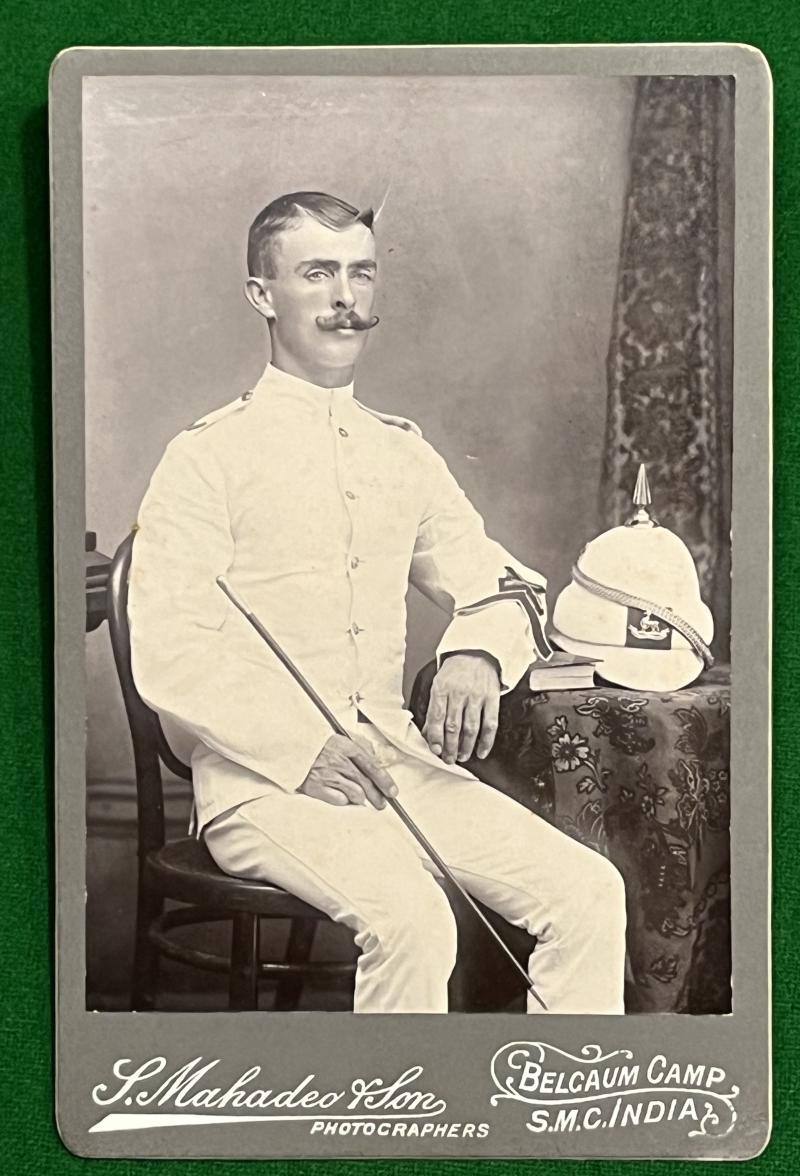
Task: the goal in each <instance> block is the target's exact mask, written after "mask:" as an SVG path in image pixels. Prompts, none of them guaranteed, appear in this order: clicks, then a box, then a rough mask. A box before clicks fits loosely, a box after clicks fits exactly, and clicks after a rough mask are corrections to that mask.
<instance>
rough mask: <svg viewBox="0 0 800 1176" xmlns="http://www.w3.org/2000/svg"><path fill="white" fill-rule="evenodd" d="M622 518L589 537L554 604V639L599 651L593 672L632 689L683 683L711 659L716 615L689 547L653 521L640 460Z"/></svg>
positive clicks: (579, 650)
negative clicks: (629, 509) (629, 508)
mask: <svg viewBox="0 0 800 1176" xmlns="http://www.w3.org/2000/svg"><path fill="white" fill-rule="evenodd" d="M633 502H634V505H635V506H636V507H638V509H637V510H636V511H635V513H634V515H633V517H632V518H631V519H630V520H629V522H627V523H626V524H625V525H624V526H621V527H612V529H611V530H610V531H604V532H603V534H602V535H598V536H597V538H596V539H593V540H592V541H591V542H590V543H587V545H586V547H584V549H583V551H582V552H581V553H580V555H579V556H578V559H577V561H576V563H575V566H574V568H573V569H572V580H571V582H570V583H569V584H568V585H567V586H566V588H564V589H563V591H562V592H561V593H560V594H559V596H558V599H557V600H556V604H555V608H554V610H553V621H552V623H553V640H554V641H555V642H556V644H558V645H560V646H561V648H562V649H565V650H566V651H567V652H568V653H574V654H583V655H586V656H588V657H593V658H597V659H598V662H599V664H598V666H597V673H598V674H600V675H601V676H602V677H603V678H605V679H607V680H608V681H609V682H614V683H616V684H617V685H619V686H627V687H630V688H631V689H633V690H656V691H670V690H679V689H680V688H681V687H683V686H688V685H689V684H690V683H691V682H693V681H694V680H695V678H697V677H698V675H699V674H700V672H701V671H702V669H703V666H704V665H707V666H708V665H711V664H713V658H712V657H711V651H710V649H709V645H710V644H711V640H712V638H713V636H714V618H713V617H712V615H711V612H710V610H709V609H708V608H707V606H706V605H705V604H704V603H703V601H702V599H701V596H700V582H699V579H698V576H697V568H696V567H695V564H694V560H693V559H692V556H691V553H690V551H689V549H688V547H687V546H686V544H685V543H684V542H683V540H681V539H679V538H678V536H677V535H676V534H674V532H672V531H670V530H668V529H667V528H666V527H662V526H659V524H658V523H657V522H656V520H655V519H654V518H653V517H652V516H651V515H650V513H649V512H648V510H647V508H648V507H649V505H650V502H651V496H650V487H649V486H648V484H647V473H646V471H645V467H644V466H643V465H642V466H640V467H639V476H638V478H637V479H636V489H635V491H634V495H633Z"/></svg>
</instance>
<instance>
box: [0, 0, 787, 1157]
mask: <svg viewBox="0 0 800 1176" xmlns="http://www.w3.org/2000/svg"><path fill="white" fill-rule="evenodd" d="M792 11H793V5H792V4H791V3H790V2H789V0H703V2H701V3H692V0H650V2H649V3H647V4H644V3H639V2H638V0H637V2H626V0H616V2H615V3H614V2H612V3H603V2H602V0H594V2H593V3H586V2H585V3H583V4H580V3H577V4H570V3H566V2H564V0H553V2H551V3H549V4H540V3H536V2H531V0H506V2H505V3H504V2H502V0H469V3H459V0H437V2H436V3H422V4H420V3H418V4H414V3H413V0H389V2H384V3H380V2H377V3H373V4H372V5H369V4H366V3H360V4H357V3H353V2H352V0H338V2H337V3H331V2H330V0H328V2H325V0H316V2H312V0H293V2H292V0H269V3H267V2H266V0H228V2H227V3H226V2H225V0H95V2H93V3H88V2H81V0H75V2H73V3H70V2H69V0H61V2H60V3H53V4H48V3H44V2H43V0H30V2H28V3H22V4H15V3H10V2H9V0H6V4H5V5H4V6H3V11H2V14H0V60H1V61H2V70H1V71H0V93H1V94H2V108H1V109H2V129H0V142H1V143H2V146H1V147H0V152H1V154H0V188H1V190H2V220H1V221H0V275H1V276H2V281H1V282H0V287H1V289H2V319H1V320H0V322H2V337H1V338H0V354H2V368H1V369H0V370H2V397H3V399H2V415H1V417H0V420H1V421H2V424H1V425H0V453H1V454H2V463H1V464H0V477H1V478H2V487H3V510H2V512H1V513H0V536H1V538H2V545H0V683H1V685H0V735H1V738H0V789H1V790H2V803H1V804H0V847H1V849H2V852H0V860H1V861H2V869H3V878H2V889H1V890H0V896H2V908H1V909H2V952H1V954H2V988H1V989H0V993H2V997H1V999H2V1009H3V1015H2V1027H1V1028H0V1034H1V1037H0V1040H1V1041H2V1063H3V1080H2V1084H0V1121H2V1120H5V1125H4V1134H5V1135H7V1142H4V1144H3V1146H2V1151H1V1152H0V1170H2V1171H8V1172H14V1173H18V1174H19V1176H28V1174H32V1173H36V1174H37V1176H38V1174H39V1173H45V1172H59V1173H60V1172H77V1171H78V1170H82V1169H84V1168H88V1167H89V1166H90V1165H91V1166H92V1170H93V1171H94V1172H96V1173H103V1172H109V1173H112V1172H113V1173H115V1174H117V1176H123V1174H127V1173H128V1172H133V1171H134V1170H135V1171H137V1172H138V1171H143V1172H144V1171H150V1172H161V1171H164V1172H168V1171H173V1172H176V1171H181V1172H187V1173H188V1172H197V1173H199V1172H203V1173H226V1172H231V1171H233V1170H234V1169H238V1170H242V1163H241V1162H239V1163H236V1162H234V1161H229V1162H217V1161H215V1162H198V1161H193V1162H188V1161H187V1162H180V1161H162V1162H153V1161H151V1162H149V1163H144V1162H135V1161H129V1162H128V1161H88V1160H81V1159H77V1158H76V1157H74V1156H72V1155H70V1154H69V1153H67V1152H66V1151H65V1149H64V1148H63V1146H62V1145H61V1143H60V1141H59V1139H58V1137H57V1134H56V1131H55V1126H54V1119H53V1109H52V1104H53V1090H52V1069H53V1056H52V1043H53V1024H52V1007H53V1001H52V951H51V946H50V944H51V938H52V927H53V905H54V904H53V893H52V874H53V870H52V861H51V856H52V831H51V810H52V799H53V770H52V756H53V723H52V718H51V715H52V709H53V697H52V690H53V680H52V671H51V648H52V631H53V630H52V610H51V603H50V601H51V588H52V575H51V570H50V559H51V556H50V551H51V509H50V500H51V475H50V393H49V379H50V365H49V346H50V340H49V315H50V309H49V289H48V278H49V274H48V267H49V254H48V175H47V166H48V164H47V121H46V102H47V75H48V68H49V65H50V62H51V60H52V58H53V57H54V56H55V54H56V53H57V52H58V51H59V50H60V49H62V48H64V47H65V46H68V45H76V44H78V45H134V44H144V45H258V44H264V45H281V44H386V43H403V42H408V43H415V44H420V43H437V42H440V43H459V42H462V43H463V42H573V43H575V42H584V41H591V42H604V41H605V42H608V41H739V42H747V43H749V44H753V45H756V46H758V47H759V48H760V49H762V50H763V51H764V53H765V54H766V56H767V58H768V60H769V62H770V64H771V66H772V70H773V74H774V78H775V102H776V118H775V148H776V150H775V161H776V176H775V204H776V208H775V311H776V313H775V376H776V381H775V437H776V448H775V456H776V462H775V496H776V512H775V646H776V658H775V690H774V701H775V775H774V782H773V794H774V802H773V812H774V822H775V840H774V847H775V849H774V867H775V869H774V872H775V880H776V884H775V906H774V920H773V925H774V942H775V956H774V1009H775V1034H774V1050H775V1080H776V1082H775V1086H776V1092H775V1128H774V1133H773V1139H772V1142H771V1144H770V1146H769V1148H768V1149H767V1151H766V1152H765V1153H764V1154H763V1155H762V1156H760V1157H759V1158H758V1159H756V1160H753V1161H750V1165H749V1166H750V1167H752V1168H753V1169H757V1170H758V1171H759V1172H767V1171H769V1172H780V1173H785V1174H786V1176H789V1174H790V1173H791V1172H793V1171H794V1167H795V1165H794V1163H793V1160H794V1159H796V1160H798V1161H800V1126H799V1125H798V1120H797V1117H796V1114H797V1110H798V1107H797V1092H798V1086H799V1085H800V1073H798V1069H797V1067H798V1056H799V1055H798V1048H797V1033H798V1028H799V1027H800V1016H798V1008H797V995H798V976H800V929H797V928H794V927H793V926H792V924H793V922H794V921H795V919H796V918H797V894H798V885H799V881H798V880H799V879H800V874H799V873H798V870H797V869H796V863H797V859H798V852H797V845H798V840H800V820H799V819H798V803H797V795H796V793H795V791H794V789H795V779H794V771H793V769H794V761H795V759H796V756H797V751H798V747H799V746H800V739H799V738H798V729H797V723H796V720H795V710H796V700H797V689H796V686H795V678H796V675H797V672H798V669H800V657H799V656H798V654H797V652H796V639H797V636H798V633H800V621H799V620H798V609H800V593H798V590H797V581H798V575H799V574H800V558H799V557H798V547H800V523H799V522H798V518H799V517H800V515H798V513H796V512H795V510H794V504H795V502H796V499H797V496H798V492H800V463H799V462H798V451H799V450H800V424H798V421H797V419H796V418H797V413H798V410H797V407H796V405H797V396H796V384H797V381H798V375H799V373H798V367H799V366H800V338H799V337H800V277H798V271H799V270H800V249H798V239H799V238H800V213H798V204H799V203H800V138H799V137H798V134H797V127H796V124H797V121H798V118H800V67H799V66H798V61H800V19H798V17H797V14H796V10H795V15H794V16H793V15H792ZM793 867H794V868H793ZM535 1163H536V1165H537V1173H539V1174H544V1173H548V1172H551V1171H552V1172H559V1173H562V1172H566V1171H568V1170H571V1169H574V1170H576V1171H580V1172H581V1173H584V1174H586V1176H589V1174H591V1173H594V1172H601V1171H602V1172H603V1173H609V1174H610V1173H614V1172H617V1171H619V1172H621V1173H622V1172H624V1173H626V1174H627V1173H635V1172H639V1171H656V1170H657V1171H659V1172H662V1173H667V1172H671V1171H673V1170H676V1169H677V1168H678V1167H680V1166H681V1165H679V1164H677V1163H671V1164H655V1163H638V1162H636V1163H622V1162H618V1163H615V1162H613V1161H600V1162H594V1161H593V1162H587V1163H583V1164H578V1163H575V1162H558V1161H544V1160H539V1161H535ZM476 1166H479V1167H481V1168H484V1169H491V1170H492V1172H494V1173H497V1174H498V1176H500V1174H501V1173H503V1174H505V1173H510V1172H511V1171H512V1170H514V1171H519V1170H520V1169H521V1168H523V1167H530V1166H531V1162H530V1161H526V1162H522V1161H520V1162H509V1161H481V1162H478V1161H463V1162H461V1161H452V1162H449V1163H448V1164H447V1165H446V1170H447V1171H448V1172H453V1173H455V1172H460V1171H461V1170H463V1171H464V1172H467V1171H474V1170H475V1168H476ZM438 1167H440V1165H438V1164H436V1163H433V1162H425V1161H410V1160H409V1161H404V1162H403V1163H394V1162H391V1161H385V1162H381V1163H369V1162H365V1163H361V1164H356V1163H350V1164H348V1163H346V1162H343V1161H342V1162H336V1163H333V1162H332V1161H327V1162H325V1163H313V1164H312V1163H302V1164H298V1162H296V1161H295V1162H293V1163H280V1164H279V1163H274V1164H263V1165H259V1170H268V1171H269V1172H270V1173H274V1174H276V1176H277V1173H278V1172H279V1171H283V1170H285V1169H289V1168H293V1169H294V1171H298V1170H300V1168H302V1170H303V1171H304V1172H305V1171H312V1170H313V1171H314V1172H318V1173H319V1174H320V1176H322V1174H323V1173H324V1176H331V1173H333V1174H334V1176H346V1174H349V1173H350V1172H353V1173H355V1172H357V1171H365V1170H370V1171H371V1170H373V1169H375V1170H378V1169H379V1170H381V1171H382V1172H384V1173H388V1172H390V1171H393V1170H396V1169H400V1170H401V1171H402V1172H403V1173H407V1174H411V1173H416V1172H424V1173H426V1174H428V1173H430V1174H431V1176H432V1174H433V1173H434V1172H435V1171H436V1170H437V1168H438Z"/></svg>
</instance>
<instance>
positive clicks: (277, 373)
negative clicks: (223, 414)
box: [253, 363, 353, 411]
mask: <svg viewBox="0 0 800 1176" xmlns="http://www.w3.org/2000/svg"><path fill="white" fill-rule="evenodd" d="M253 396H254V398H255V401H256V402H259V403H265V404H266V403H269V402H270V401H275V400H282V401H284V402H292V403H295V404H297V405H306V406H308V407H309V408H320V409H323V408H324V409H325V411H327V410H328V408H329V406H330V405H331V403H337V402H341V401H344V400H352V398H353V385H352V383H350V384H346V385H344V386H343V387H341V388H323V387H322V386H321V385H320V384H312V383H311V382H310V381H309V380H303V379H301V378H300V377H299V376H293V375H291V374H290V373H289V372H284V371H282V370H281V369H280V368H276V367H274V366H273V365H272V364H271V363H269V364H267V366H266V368H265V369H264V374H263V375H262V376H261V379H260V380H259V381H258V383H257V384H256V386H255V388H254V389H253Z"/></svg>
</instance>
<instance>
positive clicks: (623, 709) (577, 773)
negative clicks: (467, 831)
mask: <svg viewBox="0 0 800 1176" xmlns="http://www.w3.org/2000/svg"><path fill="white" fill-rule="evenodd" d="M432 677H433V667H432V666H427V667H426V668H425V669H424V670H422V671H421V673H420V674H419V676H418V677H417V681H416V683H415V686H414V691H413V694H412V699H411V709H412V711H413V713H414V717H415V720H416V721H417V723H418V724H420V725H421V724H422V723H423V722H424V715H425V709H426V706H427V698H428V693H429V690H430V683H431V680H432ZM729 709H730V688H729V686H728V685H727V674H726V671H725V669H714V670H712V671H710V672H708V673H707V674H706V675H704V677H703V679H702V680H701V682H700V683H699V684H697V685H695V686H692V687H689V688H688V689H686V690H680V691H676V692H675V693H673V694H652V693H647V692H644V691H631V690H621V689H618V688H616V687H611V686H609V687H602V686H600V687H595V688H594V689H593V690H591V691H559V692H554V693H551V694H542V693H539V694H534V693H531V691H529V690H528V689H527V688H524V687H518V688H517V689H516V690H514V691H512V692H511V693H510V694H508V695H506V696H505V698H504V699H503V704H502V707H501V713H500V726H499V730H498V734H497V738H496V741H495V746H494V750H493V751H492V754H491V755H490V756H489V757H488V758H487V759H486V760H483V761H481V760H475V761H474V762H472V763H470V764H469V767H470V769H471V770H472V771H474V772H475V774H476V775H478V776H480V777H481V778H482V779H484V780H485V781H486V782H487V783H489V784H492V785H493V786H494V787H496V788H499V789H500V790H501V791H503V792H505V793H507V794H508V795H510V796H512V797H514V799H515V800H518V801H519V802H520V803H521V804H523V805H525V807H526V808H529V809H531V810H532V811H533V812H536V813H538V814H539V815H540V816H542V817H544V819H545V820H547V821H549V822H551V823H552V824H555V825H557V826H558V828H560V829H562V830H563V832H564V833H567V834H568V835H569V836H570V837H574V838H576V840H578V841H581V842H583V843H584V844H585V845H589V846H591V847H592V848H593V849H595V850H597V851H598V852H599V853H602V854H605V856H606V857H608V858H610V860H611V861H613V862H614V864H615V865H616V866H617V867H618V869H619V870H620V872H621V873H622V875H623V877H624V879H625V888H626V893H627V899H628V974H629V982H628V985H627V990H626V1002H625V1003H626V1011H627V1012H681V1013H727V1012H730V1011H731V987H730V975H731V948H730V775H729V754H730V753H729V748H730V722H729V720H730V715H729Z"/></svg>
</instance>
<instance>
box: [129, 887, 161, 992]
mask: <svg viewBox="0 0 800 1176" xmlns="http://www.w3.org/2000/svg"><path fill="white" fill-rule="evenodd" d="M163 910H164V898H163V896H162V895H161V894H158V893H156V892H154V891H152V890H150V889H149V888H147V887H146V886H145V885H144V884H143V883H142V882H141V880H140V882H139V893H138V896H137V902H136V939H135V943H134V949H133V982H132V984H131V1009H132V1010H133V1011H134V1012H149V1011H151V1010H152V1009H154V1008H155V1007H156V989H157V987H158V965H159V952H158V948H157V947H156V945H155V944H154V943H153V942H151V940H150V937H149V935H148V932H149V930H150V926H151V924H152V923H153V922H154V921H155V920H156V919H158V918H160V917H161V914H162V913H163Z"/></svg>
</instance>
